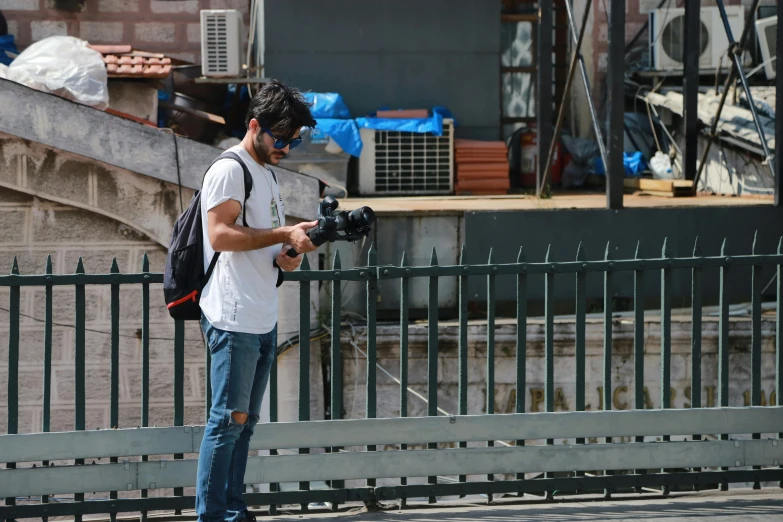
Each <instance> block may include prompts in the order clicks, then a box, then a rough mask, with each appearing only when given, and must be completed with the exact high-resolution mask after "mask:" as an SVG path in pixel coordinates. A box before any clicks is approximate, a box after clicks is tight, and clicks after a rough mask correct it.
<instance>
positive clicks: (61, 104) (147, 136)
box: [0, 80, 319, 219]
mask: <svg viewBox="0 0 783 522" xmlns="http://www.w3.org/2000/svg"><path fill="white" fill-rule="evenodd" d="M0 132H4V133H7V134H10V135H13V136H18V137H20V138H23V139H26V140H30V141H35V142H38V143H41V144H43V145H47V146H49V147H53V148H56V149H59V150H62V151H65V152H71V153H74V154H78V155H80V156H83V157H85V158H89V159H93V160H96V161H99V162H102V163H105V164H108V165H112V166H115V167H119V168H122V169H126V170H129V171H132V172H136V173H139V174H143V175H145V176H149V177H151V178H155V179H158V180H161V181H166V182H169V183H175V184H176V183H177V182H178V180H177V164H179V169H180V177H181V183H182V186H184V187H187V188H191V189H198V188H200V186H201V178H202V176H203V174H204V171H205V170H206V168H207V166H209V164H210V162H211V161H212V160H213V159H214V158H215V157H216V156H218V155H219V154H220V153H221V152H222V151H221V149H219V148H217V147H212V146H209V145H205V144H203V143H198V142H196V141H193V140H190V139H186V138H176V152H177V153H176V155H175V143H174V141H175V139H174V137H173V135H171V134H170V133H167V132H164V131H161V130H158V129H154V128H152V127H148V126H146V125H142V124H140V123H136V122H134V121H130V120H126V119H123V118H119V117H116V116H112V115H110V114H107V113H105V112H103V111H100V110H97V109H93V108H92V107H87V106H85V105H80V104H78V103H74V102H71V101H69V100H65V99H63V98H60V97H59V96H54V95H52V94H48V93H44V92H40V91H36V90H34V89H30V88H28V87H25V86H23V85H20V84H18V83H14V82H11V81H8V80H0ZM175 158H176V159H175ZM275 170H276V172H278V180H279V181H280V186H281V189H282V192H283V194H284V195H285V197H286V208H287V210H288V213H289V215H290V216H293V217H296V218H300V219H314V218H315V217H316V213H317V200H318V196H319V187H318V181H317V180H315V179H313V178H310V177H307V176H303V175H301V174H298V173H296V172H293V171H289V170H285V169H275Z"/></svg>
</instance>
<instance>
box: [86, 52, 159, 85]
mask: <svg viewBox="0 0 783 522" xmlns="http://www.w3.org/2000/svg"><path fill="white" fill-rule="evenodd" d="M90 47H91V48H92V49H93V50H95V51H98V52H99V53H101V54H102V55H103V61H104V63H105V64H106V71H107V72H108V74H109V77H110V78H128V77H130V78H133V77H136V78H144V79H151V78H156V79H160V78H166V77H167V76H168V75H169V74H171V58H167V57H165V56H163V55H162V54H157V55H153V54H152V53H146V52H142V51H138V50H134V49H133V48H132V47H131V46H130V45H91V46H90Z"/></svg>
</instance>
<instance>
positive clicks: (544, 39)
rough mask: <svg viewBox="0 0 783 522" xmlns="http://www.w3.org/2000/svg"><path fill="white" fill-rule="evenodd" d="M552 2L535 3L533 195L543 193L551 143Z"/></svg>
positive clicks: (542, 0) (549, 0)
mask: <svg viewBox="0 0 783 522" xmlns="http://www.w3.org/2000/svg"><path fill="white" fill-rule="evenodd" d="M552 3H553V0H539V2H538V53H537V59H538V83H537V85H536V111H537V112H538V124H537V131H538V136H537V139H538V165H537V169H536V187H537V189H536V193H537V194H539V195H540V194H541V191H542V190H543V188H544V187H543V186H542V181H543V177H544V170H545V169H546V157H547V152H548V151H549V144H550V143H551V142H552V102H553V94H552V81H553V73H552V52H553V51H554V47H553V43H552V38H553V35H554V26H555V24H554V18H555V17H554V10H553V8H552Z"/></svg>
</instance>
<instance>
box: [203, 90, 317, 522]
mask: <svg viewBox="0 0 783 522" xmlns="http://www.w3.org/2000/svg"><path fill="white" fill-rule="evenodd" d="M245 123H246V127H247V133H246V134H245V137H244V139H243V140H242V143H241V144H239V145H237V146H235V147H233V148H231V149H229V150H230V151H231V152H234V153H236V154H237V155H238V156H239V157H240V158H241V159H242V160H243V162H244V163H245V164H246V166H247V168H248V169H249V171H250V174H251V176H252V179H253V187H252V191H251V192H250V197H249V198H248V199H247V203H246V206H247V208H246V209H245V211H246V219H247V225H248V226H247V227H245V226H242V210H243V209H242V205H243V202H244V199H245V186H244V173H243V170H242V166H241V165H240V164H239V163H238V162H236V161H235V160H233V159H222V160H220V161H217V162H216V163H215V164H214V165H213V166H212V167H211V168H210V169H209V171H207V174H206V176H205V178H204V184H203V187H202V191H201V202H202V203H201V219H202V224H203V229H204V235H205V237H204V253H203V254H204V266H205V267H207V266H209V262H210V260H211V259H212V256H213V254H214V253H215V252H216V251H218V252H222V254H221V255H220V257H219V258H218V262H217V265H216V266H215V269H214V272H213V273H212V277H211V278H210V280H209V281H208V282H207V284H206V286H205V287H204V289H203V292H202V296H201V302H200V304H201V311H202V318H201V327H202V330H203V332H204V336H205V339H206V340H207V345H208V347H209V351H210V354H211V355H210V356H211V360H212V368H211V373H210V376H211V379H212V408H211V410H210V412H209V421H208V422H207V427H206V430H205V431H204V439H203V440H202V443H201V453H200V454H199V461H198V476H197V483H196V513H197V515H198V519H199V521H201V522H217V521H220V522H224V521H226V522H242V521H245V520H250V521H253V520H255V518H254V517H253V515H252V514H251V513H249V512H248V510H247V505H246V504H245V502H244V501H243V500H242V493H243V491H244V477H245V467H246V465H247V456H248V446H249V441H250V437H251V436H252V435H253V430H254V427H255V425H256V423H257V422H258V420H259V415H260V412H261V399H262V397H263V394H264V390H265V388H266V385H267V381H268V379H269V371H270V369H271V367H272V364H274V361H275V350H276V348H277V276H278V269H277V267H276V266H274V262H276V265H278V266H279V267H280V268H281V269H282V270H284V271H292V270H295V269H296V268H297V267H298V266H299V264H300V262H301V260H302V256H301V254H303V253H306V252H312V251H313V250H315V249H316V247H315V246H314V245H313V244H312V242H311V241H310V239H309V238H308V237H307V235H306V232H307V230H308V229H310V228H312V227H314V226H315V225H316V224H317V222H316V221H313V222H308V223H300V224H298V225H296V226H285V205H284V203H283V197H282V196H281V195H280V191H279V188H278V186H277V181H276V179H275V176H274V175H273V174H272V171H271V170H270V169H269V165H277V164H278V163H280V160H281V159H283V158H284V157H285V156H286V154H287V153H288V151H289V149H290V148H291V147H294V146H296V145H298V144H299V143H300V142H301V137H300V133H301V130H302V129H303V128H305V127H309V128H313V127H315V124H316V122H315V120H314V119H313V117H312V115H311V114H310V106H309V105H308V104H307V102H305V100H304V98H303V97H302V95H301V93H300V92H299V91H298V90H296V89H293V88H289V87H287V86H285V85H283V84H282V83H280V82H277V81H273V82H271V83H269V84H267V85H265V86H264V87H263V88H262V89H261V91H260V92H259V93H258V94H257V95H256V96H255V97H254V98H253V99H252V101H251V102H250V107H249V109H248V112H247V116H246V118H245ZM290 247H293V248H294V249H295V250H296V252H298V253H299V254H300V255H299V256H297V257H296V258H291V257H288V256H287V255H285V253H286V251H287V250H288V249H289V248H290Z"/></svg>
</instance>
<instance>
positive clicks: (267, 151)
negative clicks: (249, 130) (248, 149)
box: [253, 135, 286, 165]
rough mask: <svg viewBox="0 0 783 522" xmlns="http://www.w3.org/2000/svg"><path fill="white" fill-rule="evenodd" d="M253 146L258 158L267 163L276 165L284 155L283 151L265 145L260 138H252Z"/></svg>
mask: <svg viewBox="0 0 783 522" xmlns="http://www.w3.org/2000/svg"><path fill="white" fill-rule="evenodd" d="M259 136H260V135H259ZM253 148H254V149H255V151H256V154H257V155H258V159H260V160H261V161H262V162H263V163H265V164H267V165H277V164H279V163H280V161H281V160H282V159H283V158H285V157H286V154H285V152H283V151H281V150H278V149H271V148H269V147H267V145H266V144H265V143H263V142H262V141H261V139H255V140H253Z"/></svg>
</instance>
